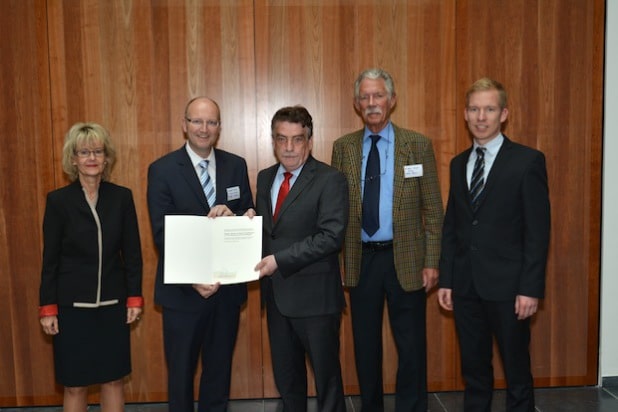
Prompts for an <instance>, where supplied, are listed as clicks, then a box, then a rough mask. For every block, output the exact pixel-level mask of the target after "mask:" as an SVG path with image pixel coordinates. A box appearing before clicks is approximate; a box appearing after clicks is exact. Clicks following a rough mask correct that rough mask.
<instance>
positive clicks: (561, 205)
mask: <svg viewBox="0 0 618 412" xmlns="http://www.w3.org/2000/svg"><path fill="white" fill-rule="evenodd" d="M457 26H458V35H457V66H458V70H457V86H458V89H459V90H460V93H458V107H461V108H463V107H464V104H465V102H464V100H463V97H464V93H465V90H466V89H467V88H468V87H469V85H470V84H471V83H472V82H473V81H474V80H476V79H477V78H480V77H482V76H490V77H494V78H496V79H498V80H500V81H501V82H503V83H504V85H505V87H506V88H507V91H508V92H509V103H510V114H509V120H508V124H507V127H506V134H507V135H508V136H509V137H511V138H512V139H513V140H515V141H519V142H521V143H523V144H526V145H529V146H532V147H536V148H539V149H540V150H542V151H543V152H545V155H546V157H547V169H548V175H549V176H548V178H549V185H550V198H551V204H552V236H551V246H550V256H549V263H548V270H547V293H546V299H545V301H544V302H543V303H542V307H541V310H540V311H539V313H538V314H537V316H536V317H535V319H534V322H533V332H532V344H531V351H532V364H533V374H534V376H535V383H536V384H537V385H542V386H548V385H590V384H596V382H597V370H598V369H597V357H596V355H595V352H596V351H597V349H598V336H597V331H598V314H599V301H598V288H599V240H600V204H601V200H600V195H601V192H600V187H601V186H600V184H601V181H600V170H601V153H602V152H601V141H602V131H601V127H602V85H601V84H602V75H603V73H602V69H601V68H602V65H603V26H604V3H603V1H598V0H595V1H569V2H563V1H558V0H554V1H545V0H543V1H540V0H539V1H528V0H520V1H499V2H496V1H493V0H485V1H476V0H474V1H458V2H457ZM462 114H463V113H462ZM461 118H462V120H461V122H460V127H459V128H458V134H457V146H458V147H459V149H463V148H465V147H467V146H468V145H469V142H470V141H469V138H468V135H467V132H466V129H465V123H464V122H463V115H462V116H461ZM497 377H498V378H499V380H500V384H503V383H504V382H503V379H502V374H501V372H499V373H497Z"/></svg>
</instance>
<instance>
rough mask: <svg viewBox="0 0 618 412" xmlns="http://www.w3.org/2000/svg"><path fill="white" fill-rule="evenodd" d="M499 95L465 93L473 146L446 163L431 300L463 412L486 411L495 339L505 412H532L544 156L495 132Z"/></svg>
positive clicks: (498, 88)
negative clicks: (450, 336)
mask: <svg viewBox="0 0 618 412" xmlns="http://www.w3.org/2000/svg"><path fill="white" fill-rule="evenodd" d="M506 100H507V99H506V92H505V90H504V87H503V86H502V85H501V84H500V83H498V82H496V81H495V80H491V79H488V78H483V79H480V80H478V81H476V82H475V83H474V84H473V85H472V87H471V88H470V90H469V91H468V93H467V94H466V108H465V112H464V117H465V119H466V122H467V123H468V129H469V130H470V133H471V135H472V137H473V145H472V147H471V148H469V149H467V150H466V151H464V152H463V153H461V154H460V155H458V156H456V157H455V158H454V159H453V160H452V162H451V169H450V176H451V187H450V192H449V199H448V204H447V209H446V216H445V219H444V227H443V233H442V252H441V258H440V282H439V286H440V289H439V291H438V299H439V303H440V305H441V306H442V307H443V308H444V309H446V310H449V311H450V310H452V311H454V316H455V326H456V328H457V334H458V337H459V347H460V350H461V365H462V374H463V377H464V380H465V395H464V411H466V412H472V411H474V412H477V411H487V412H489V411H490V410H491V400H492V393H493V368H492V336H493V337H495V339H496V342H497V344H498V348H499V350H500V354H501V358H502V362H503V365H504V372H505V376H506V382H507V396H506V410H507V411H508V412H516V411H518V412H519V411H521V412H524V411H525V412H533V411H534V410H535V408H534V392H533V381H532V374H531V371H530V355H529V344H530V319H531V317H532V316H533V315H534V314H535V313H536V311H537V310H538V303H539V299H540V298H542V297H543V294H544V289H545V265H546V261H547V251H548V245H549V231H550V206H549V194H548V187H547V172H546V168H545V156H544V155H543V153H541V152H540V151H538V150H535V149H532V148H529V147H526V146H523V145H520V144H517V143H514V142H512V141H510V140H509V139H508V138H507V137H506V136H504V135H503V134H502V132H501V128H502V124H503V123H504V122H505V121H506V119H507V116H508V109H507V105H506Z"/></svg>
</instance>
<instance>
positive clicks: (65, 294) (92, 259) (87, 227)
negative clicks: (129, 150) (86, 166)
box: [40, 180, 142, 306]
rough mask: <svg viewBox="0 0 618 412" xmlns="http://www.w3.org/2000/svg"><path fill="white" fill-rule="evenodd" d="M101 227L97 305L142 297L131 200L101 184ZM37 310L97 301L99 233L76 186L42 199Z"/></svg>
mask: <svg viewBox="0 0 618 412" xmlns="http://www.w3.org/2000/svg"><path fill="white" fill-rule="evenodd" d="M96 211H97V214H98V215H99V220H100V222H101V232H102V241H103V256H102V259H101V263H102V269H101V300H102V301H107V300H114V299H118V300H119V301H120V302H122V301H123V300H124V299H125V298H126V297H127V296H141V295H142V252H141V246H140V238H139V230H138V226H137V215H136V213H135V205H134V203H133V195H132V194H131V191H130V190H129V189H127V188H126V187H122V186H118V185H115V184H113V183H109V182H101V185H100V187H99V198H98V201H97V206H96ZM43 245H44V249H43V269H42V272H41V287H40V304H41V306H45V305H51V304H58V305H68V306H72V305H73V303H74V302H82V303H95V302H96V300H97V288H98V269H99V243H98V228H97V224H96V221H95V219H94V216H93V215H92V211H91V210H90V205H89V204H88V201H87V200H86V198H85V196H84V191H83V190H82V186H81V184H80V183H79V180H77V181H75V182H73V183H71V184H69V185H68V186H65V187H63V188H60V189H57V190H54V191H52V192H50V193H49V194H48V195H47V204H46V207H45V217H44V219H43Z"/></svg>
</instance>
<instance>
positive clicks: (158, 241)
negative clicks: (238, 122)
mask: <svg viewBox="0 0 618 412" xmlns="http://www.w3.org/2000/svg"><path fill="white" fill-rule="evenodd" d="M214 150H215V159H216V162H217V175H216V182H217V200H216V204H225V205H227V207H229V208H230V210H231V211H232V212H234V213H235V214H237V215H242V214H243V213H245V211H246V210H247V209H249V208H252V207H253V197H252V195H251V188H250V186H249V178H248V176H247V163H246V162H245V160H244V159H243V158H241V157H239V156H236V155H234V154H232V153H228V152H225V151H223V150H218V149H214ZM229 188H238V189H239V192H240V196H239V197H238V198H237V199H228V190H227V189H229ZM148 210H149V211H150V223H151V226H152V233H153V236H154V242H155V246H156V247H157V249H158V251H159V264H158V266H157V279H156V283H155V303H157V304H159V305H162V306H165V307H169V308H173V309H176V310H186V311H197V310H199V309H200V308H201V307H202V305H204V304H205V299H204V298H202V297H201V296H200V295H199V294H198V293H197V292H196V291H195V290H194V289H193V287H192V286H191V285H169V284H168V285H166V284H164V283H163V259H165V256H164V251H165V247H164V244H163V243H164V238H165V237H164V227H163V226H164V220H165V219H164V218H165V215H199V216H205V215H207V214H208V212H209V211H210V207H209V206H208V202H207V201H206V196H205V195H204V191H203V190H202V185H201V184H200V180H199V178H198V177H197V174H196V173H195V169H194V167H193V164H192V163H191V159H190V157H189V154H188V153H187V149H186V148H185V146H183V147H181V148H180V149H178V150H176V151H173V152H171V153H168V154H167V155H165V156H163V157H162V158H160V159H158V160H156V161H155V162H153V163H152V164H151V165H150V167H149V168H148ZM216 295H218V297H217V298H224V299H231V300H232V301H236V302H237V303H238V304H242V303H243V302H244V301H245V300H246V298H247V288H246V286H245V285H244V284H240V285H225V286H221V288H220V289H219V291H218V292H217V293H216Z"/></svg>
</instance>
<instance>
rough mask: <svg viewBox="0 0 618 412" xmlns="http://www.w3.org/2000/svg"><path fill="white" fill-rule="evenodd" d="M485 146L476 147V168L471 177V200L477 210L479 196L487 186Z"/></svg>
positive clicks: (473, 207)
mask: <svg viewBox="0 0 618 412" xmlns="http://www.w3.org/2000/svg"><path fill="white" fill-rule="evenodd" d="M485 150H486V149H485V148H481V147H477V148H476V161H475V162H474V169H472V178H471V179H470V200H471V201H472V209H473V210H476V209H477V208H478V206H479V198H480V196H481V192H483V188H484V187H485V176H484V175H485Z"/></svg>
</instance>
